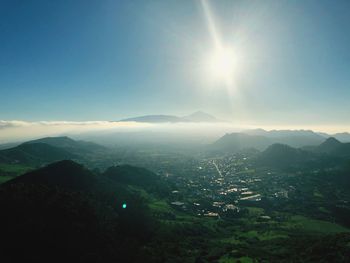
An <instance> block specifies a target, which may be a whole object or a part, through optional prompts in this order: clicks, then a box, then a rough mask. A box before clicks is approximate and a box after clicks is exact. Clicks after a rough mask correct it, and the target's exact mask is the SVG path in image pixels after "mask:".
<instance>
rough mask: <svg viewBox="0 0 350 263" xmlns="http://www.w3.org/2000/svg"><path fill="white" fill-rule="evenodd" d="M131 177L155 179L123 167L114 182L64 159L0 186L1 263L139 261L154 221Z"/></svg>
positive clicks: (145, 173)
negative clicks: (26, 262) (129, 178)
mask: <svg viewBox="0 0 350 263" xmlns="http://www.w3.org/2000/svg"><path fill="white" fill-rule="evenodd" d="M133 169H135V170H134V171H132V172H130V171H129V170H133ZM135 172H136V173H139V172H142V173H143V174H144V175H145V176H153V177H154V176H155V175H154V174H152V173H151V172H149V171H147V170H139V169H137V168H134V167H131V166H125V167H122V169H119V168H118V172H117V174H118V178H124V179H123V180H119V179H118V180H116V181H117V182H115V181H113V180H112V179H109V178H108V177H107V176H103V175H95V174H93V173H92V172H91V171H89V170H88V169H86V168H84V167H83V166H82V165H80V164H77V163H75V162H73V161H67V160H66V161H60V162H56V163H53V164H50V165H48V166H46V167H43V168H41V169H38V170H35V171H32V172H29V173H27V174H25V175H22V176H19V177H17V178H15V179H13V180H10V181H8V182H6V183H4V184H2V185H0V211H1V217H0V224H1V225H6V226H7V227H6V228H4V229H2V232H1V235H0V242H1V244H2V246H1V247H0V255H1V256H0V258H1V262H24V261H30V262H67V261H69V262H70V261H73V262H107V263H109V262H140V261H142V258H143V254H142V253H141V251H142V249H143V248H144V247H145V245H146V242H147V240H148V239H149V238H150V237H151V236H152V235H153V233H154V229H155V226H156V224H157V222H156V221H155V220H154V219H153V218H152V217H151V213H150V212H149V207H148V203H147V202H148V201H147V200H150V197H149V196H148V193H147V192H146V191H142V194H141V191H140V190H138V189H140V188H138V187H135V186H133V187H131V185H129V184H128V182H127V177H128V176H129V175H132V174H134V173H135ZM124 173H125V174H124ZM126 174H129V175H126ZM139 186H140V187H141V188H142V187H143V186H142V184H139ZM123 204H127V206H124V205H123ZM16 251H21V253H16ZM137 257H139V258H137Z"/></svg>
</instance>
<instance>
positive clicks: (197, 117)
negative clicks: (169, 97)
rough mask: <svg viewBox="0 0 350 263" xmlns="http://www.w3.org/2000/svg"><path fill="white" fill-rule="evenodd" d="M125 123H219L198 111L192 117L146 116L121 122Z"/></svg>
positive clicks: (210, 116)
mask: <svg viewBox="0 0 350 263" xmlns="http://www.w3.org/2000/svg"><path fill="white" fill-rule="evenodd" d="M120 121H122V122H124V121H134V122H147V123H177V122H218V121H219V120H218V119H216V118H215V117H214V116H212V115H210V114H208V113H205V112H202V111H197V112H194V113H192V114H190V115H187V116H183V117H179V116H175V115H145V116H139V117H133V118H127V119H123V120H120Z"/></svg>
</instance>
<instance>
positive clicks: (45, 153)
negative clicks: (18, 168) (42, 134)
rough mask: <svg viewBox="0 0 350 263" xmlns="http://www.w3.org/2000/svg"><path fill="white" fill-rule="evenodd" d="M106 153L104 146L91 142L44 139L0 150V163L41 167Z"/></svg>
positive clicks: (65, 138) (67, 138)
mask: <svg viewBox="0 0 350 263" xmlns="http://www.w3.org/2000/svg"><path fill="white" fill-rule="evenodd" d="M106 151H107V148H105V147H104V146H101V145H98V144H95V143H92V142H86V141H76V140H73V139H71V138H69V137H46V138H41V139H37V140H32V141H28V142H24V143H22V144H20V145H18V146H16V147H13V148H9V149H5V150H0V163H10V164H25V165H31V166H41V165H43V164H48V163H51V162H55V161H60V160H65V159H69V160H76V159H82V158H85V157H86V156H89V155H93V154H96V153H98V152H102V153H103V152H106Z"/></svg>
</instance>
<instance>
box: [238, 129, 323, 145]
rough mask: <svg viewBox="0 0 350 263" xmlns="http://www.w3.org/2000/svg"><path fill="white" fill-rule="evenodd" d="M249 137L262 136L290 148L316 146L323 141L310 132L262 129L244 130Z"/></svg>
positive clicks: (320, 137)
mask: <svg viewBox="0 0 350 263" xmlns="http://www.w3.org/2000/svg"><path fill="white" fill-rule="evenodd" d="M244 133H246V134H249V135H256V136H264V137H266V138H269V139H271V141H272V142H273V143H281V144H287V145H290V146H292V147H302V146H305V145H318V144H320V143H322V142H323V141H324V139H325V137H324V136H322V135H320V134H318V133H315V132H313V131H311V130H271V131H266V130H264V129H253V130H246V131H244Z"/></svg>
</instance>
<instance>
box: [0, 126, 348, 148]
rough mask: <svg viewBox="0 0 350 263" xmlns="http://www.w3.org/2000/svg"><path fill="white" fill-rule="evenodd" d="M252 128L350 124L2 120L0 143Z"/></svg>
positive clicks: (213, 134)
mask: <svg viewBox="0 0 350 263" xmlns="http://www.w3.org/2000/svg"><path fill="white" fill-rule="evenodd" d="M250 128H264V129H267V130H271V129H292V130H293V129H311V130H314V131H322V132H328V133H336V132H341V131H350V127H345V126H342V127H340V126H339V127H334V126H329V127H328V126H317V127H305V126H300V127H276V126H260V125H249V124H243V123H239V124H232V123H224V122H222V123H188V122H187V123H152V124H151V123H140V122H110V121H37V122H28V121H20V120H11V121H5V120H0V144H1V143H7V142H14V141H25V140H28V139H35V138H40V137H45V136H62V135H67V136H75V137H79V136H80V135H82V137H86V136H84V135H87V134H91V133H94V134H95V135H96V134H97V135H98V134H107V133H128V132H150V133H154V134H155V133H157V132H159V133H167V134H170V133H171V134H176V135H181V136H190V137H193V138H195V137H198V139H200V138H206V139H208V140H210V139H215V138H218V137H220V136H222V135H224V134H225V133H231V132H237V131H242V130H245V129H250Z"/></svg>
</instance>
